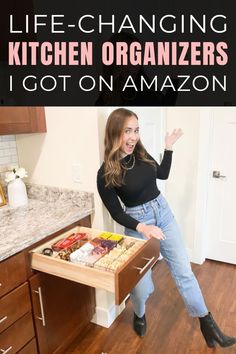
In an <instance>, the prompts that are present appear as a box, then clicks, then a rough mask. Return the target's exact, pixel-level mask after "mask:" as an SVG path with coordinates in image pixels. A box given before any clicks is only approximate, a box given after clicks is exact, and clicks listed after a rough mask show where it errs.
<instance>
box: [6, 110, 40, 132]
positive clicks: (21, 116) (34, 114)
mask: <svg viewBox="0 0 236 354" xmlns="http://www.w3.org/2000/svg"><path fill="white" fill-rule="evenodd" d="M44 132H46V120H45V112H44V107H0V135H4V134H20V133H44Z"/></svg>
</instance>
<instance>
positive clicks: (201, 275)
mask: <svg viewBox="0 0 236 354" xmlns="http://www.w3.org/2000/svg"><path fill="white" fill-rule="evenodd" d="M192 268H193V271H194V273H195V274H196V276H197V278H198V281H199V283H200V287H201V289H202V291H203V294H204V296H205V300H206V303H207V305H208V308H209V310H210V311H211V312H212V313H213V315H214V318H215V319H216V321H217V322H218V324H219V325H220V327H221V329H222V330H223V331H224V332H226V333H227V334H229V335H234V336H236V297H235V289H236V266H235V265H230V264H226V263H221V262H215V261H210V260H207V261H206V262H205V263H204V264H203V265H201V266H200V265H193V266H192ZM153 276H154V282H155V286H156V290H155V293H154V294H153V295H152V296H151V297H150V299H149V301H148V305H147V311H146V318H147V323H148V330H147V333H146V335H145V337H143V338H139V337H138V336H137V335H136V334H135V333H134V331H133V329H132V317H133V311H132V305H131V303H130V301H128V303H127V308H126V309H125V311H123V312H122V314H121V315H120V316H119V317H118V318H117V319H116V321H115V322H114V323H113V324H112V326H111V327H110V328H108V329H107V328H103V327H100V326H96V325H94V324H89V326H88V327H87V332H86V334H85V335H84V336H83V338H78V339H77V340H76V341H75V342H74V343H73V345H71V346H70V348H69V349H68V351H67V352H66V353H65V354H69V353H70V354H208V353H209V354H210V353H214V354H220V353H222V354H223V353H224V354H235V353H236V345H235V346H233V347H230V348H225V349H223V348H220V347H217V348H215V349H210V348H207V346H206V344H205V342H204V340H203V337H202V335H201V333H200V331H199V322H198V320H197V319H192V318H190V317H189V316H188V314H187V311H186V310H185V307H184V305H183V302H182V299H181V298H180V296H179V294H178V291H177V289H176V287H175V284H174V282H173V280H172V278H171V276H170V274H169V271H168V268H167V266H166V264H165V262H164V261H163V260H162V261H159V262H158V263H157V264H156V266H155V267H154V271H153Z"/></svg>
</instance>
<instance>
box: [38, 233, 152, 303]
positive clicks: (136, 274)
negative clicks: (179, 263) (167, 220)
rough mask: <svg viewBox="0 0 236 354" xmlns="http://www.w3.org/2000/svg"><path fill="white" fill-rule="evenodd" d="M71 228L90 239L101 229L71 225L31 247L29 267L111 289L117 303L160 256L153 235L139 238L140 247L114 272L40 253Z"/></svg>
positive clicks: (129, 238) (67, 234)
mask: <svg viewBox="0 0 236 354" xmlns="http://www.w3.org/2000/svg"><path fill="white" fill-rule="evenodd" d="M72 232H86V233H87V234H89V237H90V238H91V239H92V238H95V237H97V236H98V235H99V234H100V233H101V232H103V231H100V230H94V229H91V228H85V227H76V228H73V229H71V230H70V231H68V232H66V233H64V234H62V235H60V236H58V237H56V238H55V239H54V240H51V241H50V242H47V243H45V244H43V245H41V246H40V247H37V248H36V249H34V250H32V251H31V252H32V253H31V255H32V258H31V266H32V268H33V269H35V270H39V271H41V272H45V273H48V274H52V275H56V276H58V277H61V278H64V279H69V280H72V281H75V282H78V283H82V284H85V285H89V286H92V287H94V288H101V289H104V290H107V291H110V292H113V293H115V302H116V304H120V303H121V302H122V301H123V300H124V299H125V297H126V296H127V295H128V294H129V292H130V290H132V288H133V287H134V286H135V285H136V284H137V282H138V281H139V280H140V279H141V278H142V276H143V275H144V274H145V273H146V272H147V270H148V269H150V268H151V267H152V265H153V264H154V263H155V262H156V260H157V258H158V257H159V241H158V240H156V239H154V238H152V239H150V240H148V241H143V240H138V241H137V242H140V245H141V246H140V248H139V249H138V250H137V251H136V252H135V253H134V254H133V255H132V256H130V257H129V258H128V260H127V261H125V262H124V263H123V264H122V266H121V268H119V269H118V270H116V271H114V272H113V271H108V270H105V269H104V270H103V269H97V268H95V267H88V266H85V265H80V264H75V263H72V262H68V261H64V260H61V259H58V258H55V257H50V256H45V255H43V254H42V250H43V249H44V248H46V247H50V246H51V245H52V244H53V243H54V242H56V241H57V240H59V239H61V238H62V237H66V236H69V235H70V234H71V233H72ZM124 238H125V239H128V240H130V241H132V240H137V239H134V238H132V237H128V236H124Z"/></svg>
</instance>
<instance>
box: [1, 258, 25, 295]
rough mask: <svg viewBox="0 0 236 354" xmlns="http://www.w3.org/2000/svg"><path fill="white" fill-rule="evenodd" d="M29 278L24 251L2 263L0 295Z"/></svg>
mask: <svg viewBox="0 0 236 354" xmlns="http://www.w3.org/2000/svg"><path fill="white" fill-rule="evenodd" d="M26 279H27V275H26V263H25V256H24V254H23V253H18V254H16V255H15V256H13V257H10V258H8V259H6V260H5V261H3V262H1V264H0V297H1V296H3V295H4V294H6V293H8V292H9V291H11V290H12V289H14V288H16V287H17V286H18V285H20V284H22V283H24V282H25V281H26Z"/></svg>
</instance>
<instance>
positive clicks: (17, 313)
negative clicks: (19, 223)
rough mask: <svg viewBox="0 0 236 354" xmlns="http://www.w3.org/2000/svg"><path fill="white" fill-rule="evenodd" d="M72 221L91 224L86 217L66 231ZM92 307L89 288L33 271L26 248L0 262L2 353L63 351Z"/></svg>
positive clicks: (81, 325)
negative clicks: (73, 222)
mask: <svg viewBox="0 0 236 354" xmlns="http://www.w3.org/2000/svg"><path fill="white" fill-rule="evenodd" d="M76 224H81V225H86V226H90V217H89V216H88V217H86V218H84V219H82V220H80V221H79V222H77V223H75V224H73V225H71V226H70V227H69V226H68V227H67V228H65V229H64V232H65V230H67V229H69V228H71V227H73V226H74V225H76ZM59 233H60V232H57V233H55V234H53V235H50V236H48V237H47V238H46V239H47V240H50V239H52V238H54V237H55V235H57V234H59ZM43 242H45V240H44V241H43ZM40 243H42V241H41V242H37V244H35V245H34V247H35V246H37V245H39V244H40ZM94 311H95V292H94V289H93V288H91V287H88V286H86V285H82V284H78V283H75V282H71V281H69V280H65V279H61V278H58V277H55V276H51V275H48V274H43V273H40V272H37V273H35V272H32V270H31V269H30V263H29V249H27V250H24V251H22V252H20V253H18V254H16V255H14V256H12V257H10V258H8V259H6V260H4V261H2V262H0V352H3V353H9V354H15V353H17V354H37V353H39V354H53V353H57V354H59V353H64V352H65V348H66V347H67V346H69V344H71V342H72V341H73V340H74V339H75V338H76V337H77V336H78V335H79V334H80V333H81V332H82V331H83V330H84V329H85V327H86V326H87V324H88V323H89V322H90V320H91V319H92V317H93V314H94ZM35 334H36V337H35Z"/></svg>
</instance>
